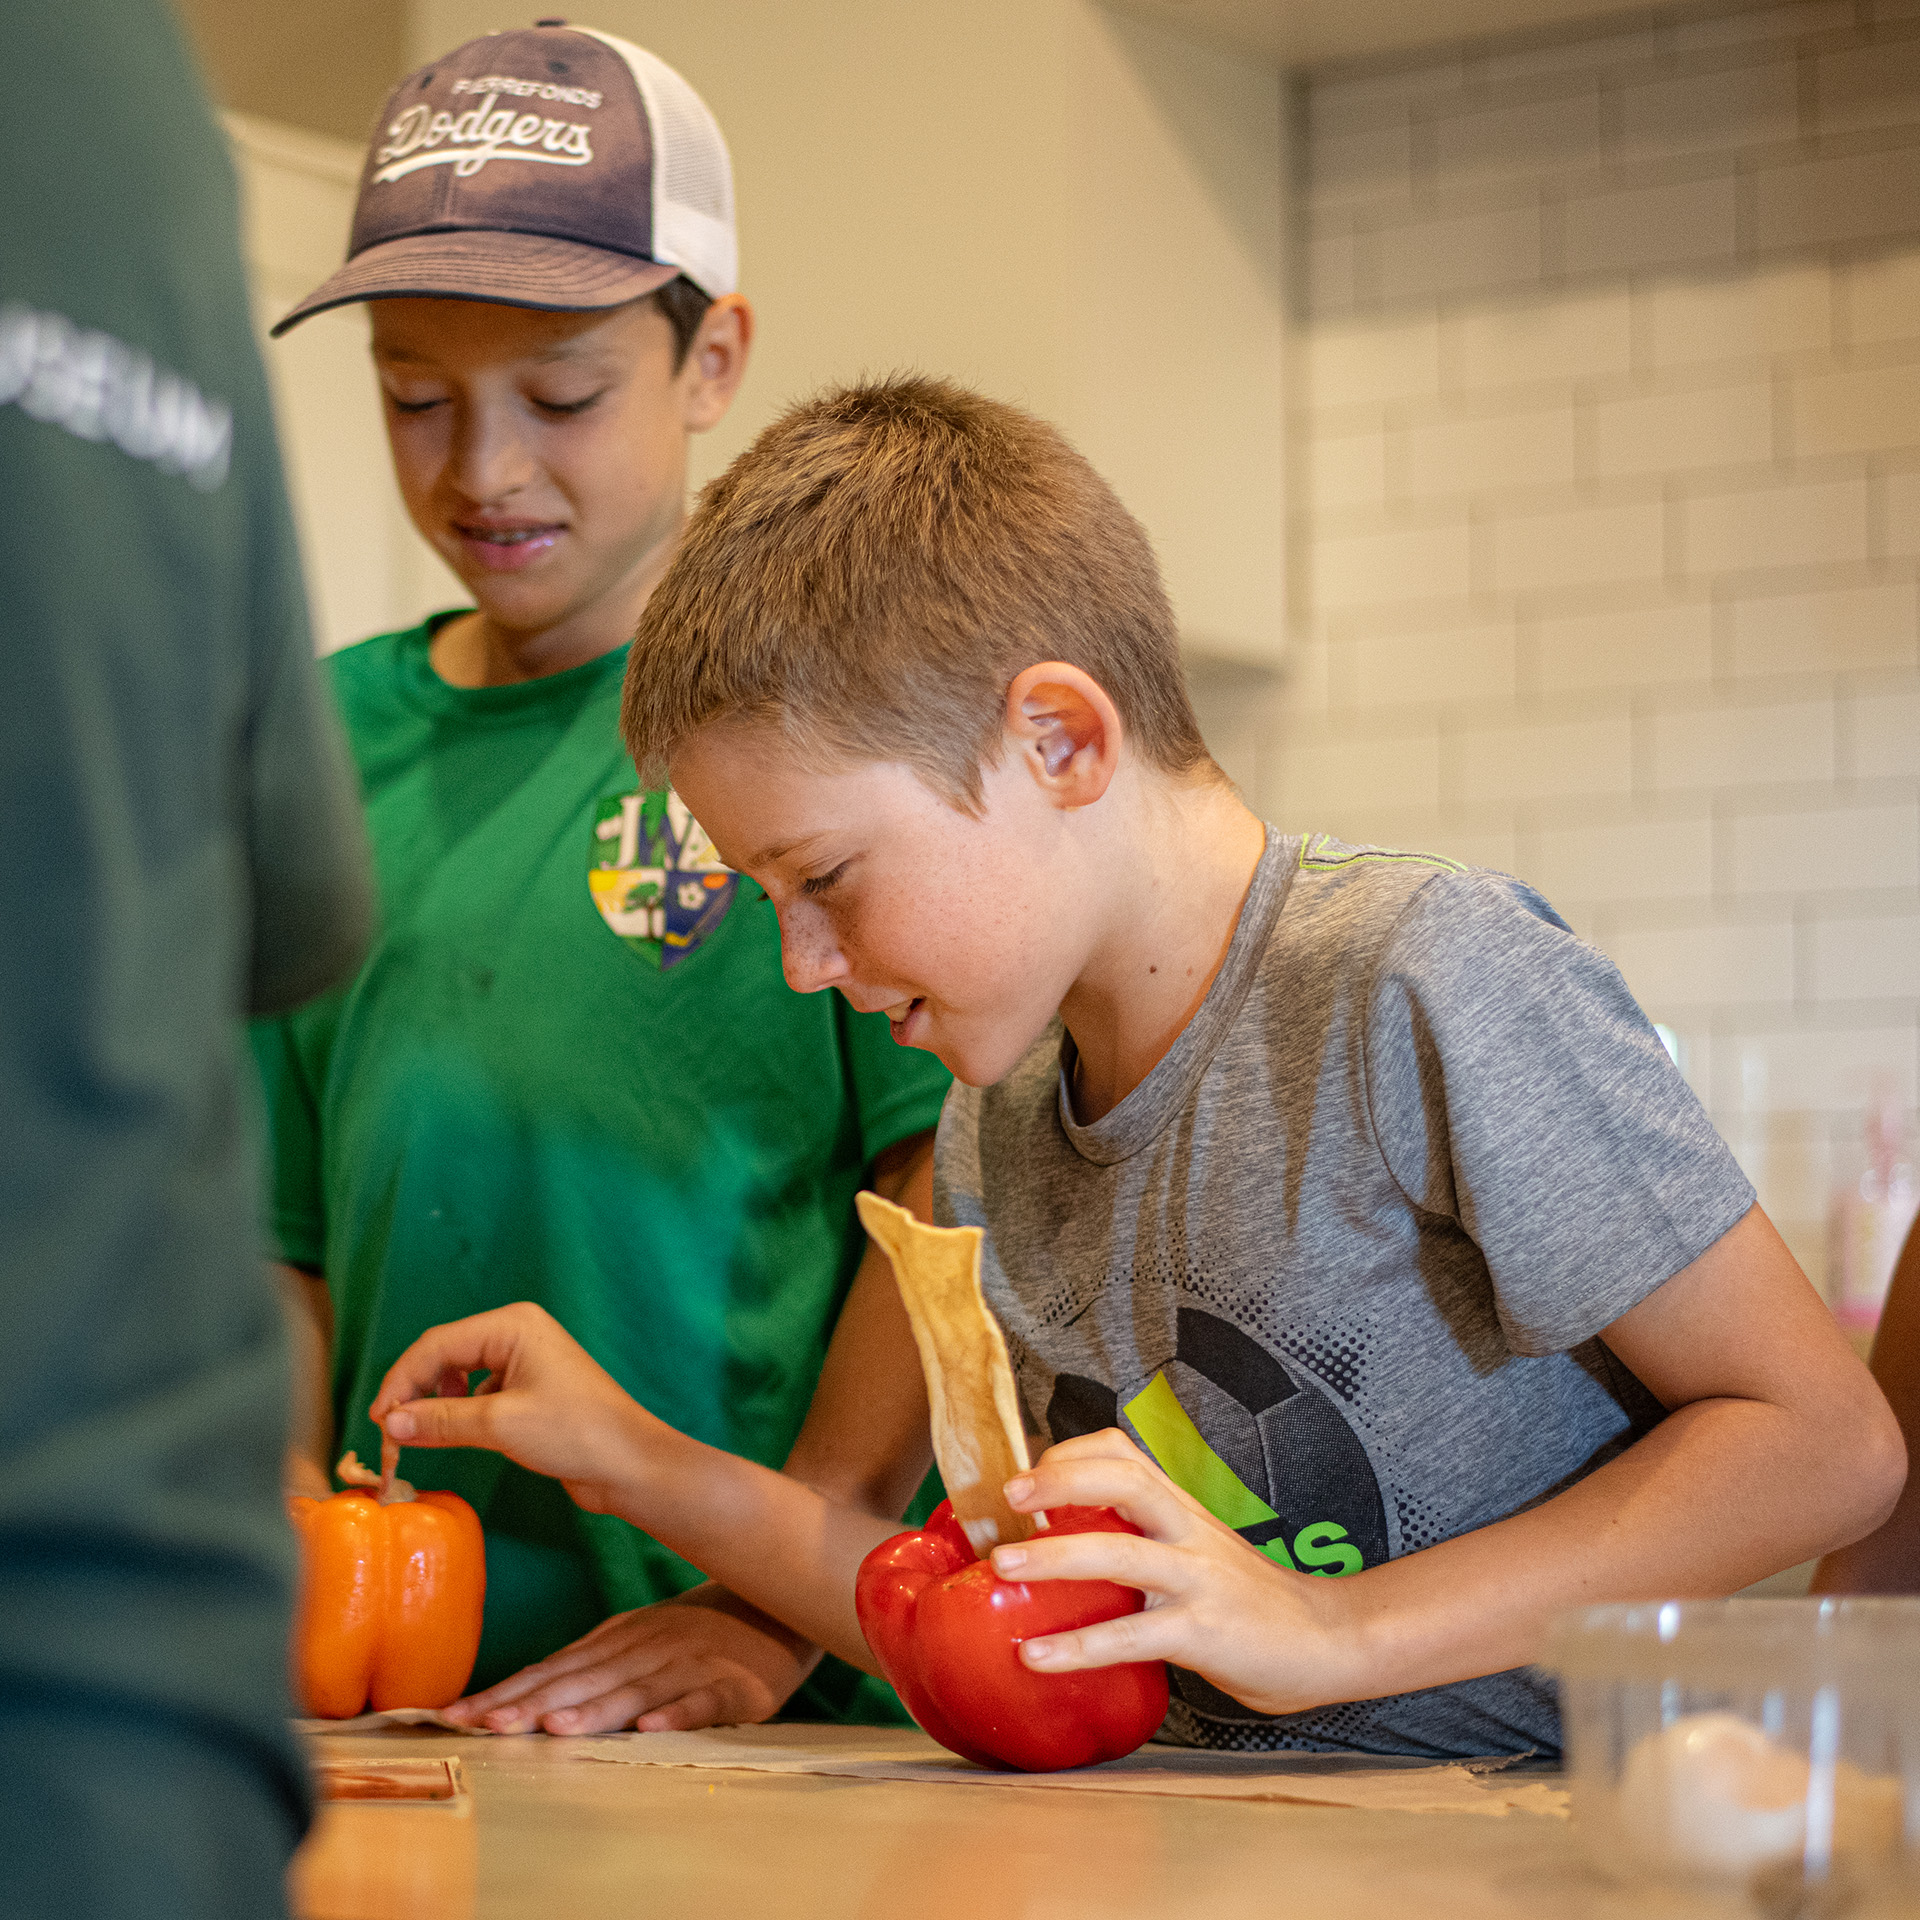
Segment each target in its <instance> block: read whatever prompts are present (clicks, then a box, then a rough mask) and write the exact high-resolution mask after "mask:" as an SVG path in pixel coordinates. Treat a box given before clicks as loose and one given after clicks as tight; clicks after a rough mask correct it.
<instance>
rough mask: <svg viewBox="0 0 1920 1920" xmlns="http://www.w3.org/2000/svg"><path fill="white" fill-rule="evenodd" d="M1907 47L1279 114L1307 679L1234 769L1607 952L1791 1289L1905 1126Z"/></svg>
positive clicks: (1457, 74) (1567, 61) (1812, 52)
mask: <svg viewBox="0 0 1920 1920" xmlns="http://www.w3.org/2000/svg"><path fill="white" fill-rule="evenodd" d="M1916 26H1920V0H1858V3H1857V4H1855V0H1797V4H1788V5H1774V6H1758V7H1754V8H1752V9H1750V10H1748V11H1747V12H1744V13H1741V14H1738V15H1731V16H1730V15H1725V14H1722V15H1717V16H1714V17H1712V18H1669V19H1658V18H1656V19H1653V20H1651V21H1648V22H1645V23H1640V24H1636V25H1634V26H1633V27H1631V28H1629V29H1628V30H1627V31H1625V32H1607V33H1589V34H1586V35H1584V36H1582V35H1581V34H1579V33H1578V32H1568V33H1564V34H1561V35H1559V36H1558V37H1555V38H1551V39H1549V38H1546V37H1538V38H1535V39H1534V40H1533V41H1532V42H1531V43H1516V42H1507V43H1493V44H1489V45H1486V46H1481V47H1469V48H1466V49H1464V50H1461V51H1459V52H1457V53H1448V54H1446V55H1444V56H1440V57H1438V58H1436V59H1434V60H1431V61H1427V62H1422V61H1420V60H1418V59H1407V60H1402V61H1401V62H1400V63H1399V64H1398V65H1397V66H1396V67H1395V68H1393V69H1392V70H1391V71H1380V70H1376V71H1373V72H1371V73H1369V72H1366V71H1363V70H1358V69H1349V70H1347V71H1346V72H1344V73H1343V74H1341V75H1339V76H1336V77H1335V79H1334V82H1333V84H1331V85H1328V84H1326V83H1324V82H1323V81H1313V82H1312V83H1310V85H1309V93H1310V96H1311V99H1312V103H1313V104H1312V111H1311V114H1310V116H1309V127H1310V131H1309V133H1308V135H1307V139H1308V143H1309V148H1310V152H1309V156H1308V169H1307V171H1308V175H1309V177H1310V179H1311V180H1312V182H1313V183H1314V184H1313V186H1312V187H1311V188H1310V189H1309V194H1310V198H1311V201H1312V203H1313V205H1314V207H1315V208H1317V209H1318V213H1317V215H1316V217H1317V218H1318V220H1319V222H1320V231H1321V232H1322V234H1323V235H1325V236H1327V237H1325V238H1323V239H1322V240H1321V242H1320V243H1319V244H1320V245H1321V247H1322V248H1323V249H1324V250H1325V254H1324V258H1322V259H1321V261H1320V264H1319V265H1318V266H1317V267H1316V268H1315V272H1316V273H1317V274H1318V275H1319V280H1318V283H1317V284H1315V285H1313V286H1311V287H1310V288H1309V290H1308V300H1309V307H1310V310H1312V311H1314V312H1316V313H1317V314H1319V315H1320V316H1322V317H1321V318H1319V319H1317V320H1315V321H1313V322H1311V323H1310V324H1309V325H1308V326H1307V327H1306V329H1305V340H1304V343H1303V344H1304V346H1305V351H1304V352H1303V353H1302V354H1301V355H1300V358H1299V360H1298V361H1297V362H1296V364H1297V365H1298V367H1299V368H1300V391H1299V394H1298V405H1299V406H1300V408H1301V410H1302V412H1301V419H1300V422H1299V426H1298V431H1299V432H1300V433H1301V434H1303V435H1304V436H1305V437H1306V440H1307V445H1306V447H1305V449H1304V450H1303V451H1304V455H1305V458H1304V460H1303V463H1302V469H1301V470H1302V472H1303V473H1304V475H1305V476H1306V480H1305V484H1306V488H1307V490H1308V493H1309V496H1310V497H1309V499H1308V501H1307V502H1306V505H1305V507H1304V508H1303V510H1302V512H1303V519H1304V533H1303V538H1302V545H1303V547H1304V549H1305V552H1306V563H1305V565H1304V566H1303V568H1302V580H1303V595H1304V598H1305V600H1306V601H1307V606H1306V608H1305V611H1304V615H1303V618H1304V620H1305V624H1306V625H1307V627H1308V630H1309V633H1310V635H1311V638H1312V644H1311V645H1305V644H1303V645H1302V646H1301V647H1300V648H1298V649H1297V650H1296V653H1295V656H1294V659H1293V661H1292V664H1291V667H1290V671H1289V678H1288V682H1287V688H1288V691H1287V696H1286V700H1287V706H1288V708H1289V711H1290V713H1291V715H1292V719H1291V721H1290V722H1289V723H1288V730H1287V731H1286V732H1284V733H1281V734H1279V735H1275V734H1274V733H1273V732H1272V730H1271V728H1269V729H1268V731H1267V733H1266V735H1265V736H1264V740H1265V744H1264V746H1262V747H1261V748H1260V750H1259V751H1258V753H1257V754H1256V755H1255V756H1254V759H1255V760H1256V761H1257V769H1258V773H1257V782H1258V792H1259V794H1260V796H1261V799H1262V804H1266V803H1267V798H1266V797H1267V796H1268V795H1272V796H1273V803H1274V808H1275V810H1276V811H1278V810H1279V809H1280V808H1281V807H1282V806H1284V808H1285V813H1284V816H1283V817H1284V818H1285V819H1286V820H1288V821H1289V822H1291V823H1292V824H1295V825H1300V824H1311V825H1317V826H1324V827H1328V828H1330V829H1331V830H1333V831H1337V832H1341V833H1344V834H1347V835H1349V836H1350V837H1360V838H1366V839H1372V840H1376V841H1380V842H1382V843H1384V844H1389V845H1401V846H1414V847H1422V848H1426V849H1429V850H1434V851H1440V852H1447V853H1452V854H1453V855H1455V857H1464V858H1468V859H1472V860H1476V861H1481V862H1485V863H1487V864H1491V865H1495V866H1499V867H1502V868H1504V869H1506V870H1508V871H1515V870H1519V871H1522V872H1524V875H1525V877H1526V878H1527V879H1529V880H1530V881H1532V882H1534V883H1535V884H1537V885H1539V886H1540V887H1541V888H1542V889H1543V891H1545V892H1546V894H1547V895H1548V897H1549V898H1550V899H1552V900H1554V901H1555V903H1556V904H1557V905H1559V906H1561V907H1562V909H1563V910H1564V911H1566V912H1568V913H1569V915H1570V917H1571V918H1572V920H1573V924H1574V925H1575V926H1576V928H1577V929H1578V930H1579V931H1580V932H1581V933H1582V934H1583V935H1584V936H1586V937H1589V938H1594V939H1597V940H1598V941H1599V942H1600V943H1601V944H1602V945H1603V946H1604V947H1605V948H1606V949H1607V950H1608V951H1609V952H1611V953H1613V954H1614V955H1615V956H1616V957H1617V958H1618V959H1619V960H1620V962H1621V964H1622V966H1623V968H1624V970H1625V972H1626V974H1627V977H1628V979H1629V982H1630V983H1631V984H1632V985H1633V987H1634V988H1635V990H1636V992H1637V993H1638V994H1639V995H1640V997H1641V998H1642V999H1643V1000H1644V1001H1645V1002H1646V1004H1647V1005H1648V1008H1649V1010H1650V1011H1651V1012H1653V1013H1654V1014H1655V1015H1656V1017H1666V1018H1669V1019H1670V1021H1671V1022H1672V1024H1673V1025H1675V1027H1676V1028H1677V1029H1679V1030H1680V1032H1681V1034H1682V1037H1683V1042H1684V1047H1685V1055H1686V1064H1685V1068H1684V1070H1685V1071H1686V1072H1687V1073H1688V1075H1689V1078H1690V1081H1691V1082H1692V1084H1694V1085H1695V1086H1696V1088H1698V1089H1699V1090H1700V1091H1701V1093H1702V1095H1703V1097H1705V1098H1707V1099H1708V1100H1709V1102H1710V1104H1711V1105H1712V1107H1713V1110H1714V1113H1715V1116H1716V1118H1717V1119H1718V1120H1720V1122H1721V1123H1722V1124H1723V1125H1724V1126H1725V1127H1726V1128H1727V1130H1728V1132H1729V1137H1730V1138H1731V1139H1732V1140H1733V1141H1734V1143H1735V1145H1736V1147H1737V1150H1738V1151H1739V1152H1740V1153H1741V1155H1742V1157H1743V1163H1744V1164H1746V1165H1748V1166H1749V1167H1750V1168H1751V1169H1752V1171H1753V1172H1754V1174H1755V1177H1756V1178H1757V1179H1758V1181H1759V1183H1760V1186H1761V1190H1762V1197H1763V1200H1764V1201H1765V1202H1766V1204H1767V1205H1768V1206H1769V1207H1770V1208H1771V1209H1772V1210H1773V1211H1774V1213H1775V1215H1776V1218H1777V1219H1778V1220H1779V1221H1780V1223H1781V1224H1782V1226H1783V1230H1784V1231H1786V1232H1787V1233H1788V1235H1789V1237H1790V1240H1791V1243H1792V1244H1794V1245H1795V1246H1796V1247H1798V1248H1799V1249H1800V1250H1801V1252H1802V1253H1803V1255H1804V1256H1805V1257H1806V1258H1807V1259H1808V1261H1809V1262H1810V1263H1811V1268H1812V1270H1813V1271H1814V1272H1815V1273H1816V1275H1817V1273H1818V1270H1819V1267H1820V1263H1821V1251H1822V1242H1823V1230H1822V1225H1821V1222H1822V1216H1823V1213H1824V1209H1825V1204H1826V1193H1827V1189H1828V1183H1829V1180H1830V1178H1831V1177H1834V1174H1833V1169H1834V1168H1837V1167H1838V1166H1839V1165H1840V1161H1841V1160H1842V1159H1844V1158H1845V1154H1844V1153H1841V1154H1840V1155H1839V1157H1838V1158H1836V1157H1835V1152H1836V1149H1835V1147H1834V1142H1836V1141H1839V1140H1841V1137H1842V1135H1843V1134H1844V1136H1845V1142H1844V1144H1845V1145H1846V1147H1847V1148H1848V1150H1851V1148H1852V1143H1853V1141H1854V1139H1855V1136H1856V1135H1857V1131H1858V1125H1859V1122H1858V1119H1857V1115H1858V1112H1859V1109H1860V1107H1861V1106H1862V1104H1863V1102H1864V1101H1865V1099H1866V1098H1867V1097H1868V1095H1869V1093H1870V1092H1871V1091H1872V1089H1873V1086H1874V1084H1875V1082H1876V1081H1877V1080H1884V1079H1885V1078H1886V1077H1887V1076H1889V1075H1891V1076H1892V1083H1893V1084H1894V1086H1895V1088H1896V1090H1897V1091H1898V1092H1899V1094H1900V1096H1901V1097H1902V1098H1904V1099H1906V1100H1907V1101H1908V1102H1910V1103H1911V1102H1913V1101H1914V1100H1915V1099H1916V1097H1920V32H1916V30H1915V29H1916ZM1596 106H1597V111H1596ZM1334 312H1339V313H1341V314H1344V315H1350V316H1351V317H1348V318H1341V319H1338V320H1332V319H1329V318H1327V317H1326V316H1328V315H1330V314H1332V313H1334ZM1316 715H1318V716H1319V717H1318V718H1317V719H1316V718H1315V716H1316ZM1262 724H1264V723H1261V722H1258V721H1256V720H1252V719H1249V720H1248V722H1247V725H1246V726H1244V727H1238V726H1236V728H1234V729H1229V731H1230V732H1232V733H1233V743H1232V744H1233V749H1234V751H1235V753H1236V755H1237V756H1238V758H1237V759H1236V764H1241V763H1242V762H1244V761H1246V760H1247V758H1248V756H1247V754H1246V753H1245V752H1244V751H1242V747H1243V742H1242V737H1241V736H1242V734H1248V735H1251V734H1253V733H1257V732H1259V730H1260V726H1261V725H1262ZM1836 1130H1838V1131H1836Z"/></svg>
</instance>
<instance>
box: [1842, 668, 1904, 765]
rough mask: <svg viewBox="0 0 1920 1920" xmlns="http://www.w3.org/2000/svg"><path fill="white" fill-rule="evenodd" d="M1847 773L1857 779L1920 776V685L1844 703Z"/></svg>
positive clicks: (1865, 696)
mask: <svg viewBox="0 0 1920 1920" xmlns="http://www.w3.org/2000/svg"><path fill="white" fill-rule="evenodd" d="M1847 728H1848V741H1849V745H1850V749H1851V751H1850V753H1849V755H1848V761H1849V765H1848V769H1847V770H1848V772H1850V773H1851V774H1852V775H1853V776H1854V778H1855V779H1858V780H1892V779H1912V778H1915V777H1920V687H1915V688H1913V689H1911V690H1909V691H1907V692H1904V693H1859V694H1855V695H1854V696H1853V697H1852V698H1851V699H1850V700H1849V701H1848V702H1847Z"/></svg>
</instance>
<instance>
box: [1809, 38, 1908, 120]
mask: <svg viewBox="0 0 1920 1920" xmlns="http://www.w3.org/2000/svg"><path fill="white" fill-rule="evenodd" d="M1813 100H1814V124H1815V126H1816V127H1817V129H1818V130H1819V131H1820V132H1821V133H1823V134H1825V133H1845V132H1849V131H1851V130H1853V129H1855V128H1859V127H1911V126H1920V40H1870V41H1867V42H1866V43H1865V44H1864V45H1861V46H1855V47H1841V48H1838V49H1836V50H1835V51H1834V52H1832V53H1826V54H1822V55H1821V56H1820V57H1819V58H1818V59H1817V60H1815V61H1814V63H1813Z"/></svg>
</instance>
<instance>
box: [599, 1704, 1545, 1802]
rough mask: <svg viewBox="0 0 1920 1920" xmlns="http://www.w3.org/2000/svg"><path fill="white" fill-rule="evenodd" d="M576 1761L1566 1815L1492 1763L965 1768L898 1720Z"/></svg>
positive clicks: (1315, 1758)
mask: <svg viewBox="0 0 1920 1920" xmlns="http://www.w3.org/2000/svg"><path fill="white" fill-rule="evenodd" d="M567 1745H568V1747H569V1748H570V1749H571V1752H572V1755H573V1757H574V1758H575V1759H580V1760H600V1761H612V1762H615V1763H617V1764H624V1765H627V1766H641V1767H723V1768H732V1769H735V1770H743V1771H746V1772H749V1773H813V1774H827V1775H831V1776H834V1777H836V1778H844V1779H852V1780H910V1781H911V1780H917V1781H924V1782H927V1783H930V1784H939V1785H953V1786H987V1787H1022V1788H1037V1789H1043V1790H1054V1791H1067V1792H1079V1793H1156V1794H1175V1795H1184V1796H1187V1797H1189V1798H1193V1799H1201V1800H1272V1801H1284V1802H1286V1803H1288V1804H1291V1805H1294V1806H1309V1807H1365V1808H1369V1809H1372V1810H1376V1811H1382V1812H1397V1813H1479V1814H1494V1815H1504V1814H1509V1813H1533V1814H1544V1815H1547V1816H1548V1817H1550V1818H1558V1819H1565V1818H1566V1814H1567V1795H1566V1792H1565V1790H1564V1789H1563V1788H1561V1787H1560V1786H1559V1785H1558V1784H1557V1783H1556V1782H1553V1781H1549V1780H1542V1779H1540V1778H1538V1777H1537V1776H1529V1775H1526V1774H1508V1773H1506V1772H1504V1771H1503V1769H1504V1768H1505V1767H1506V1765H1507V1764H1508V1763H1507V1762H1505V1761H1501V1760H1465V1761H1451V1762H1447V1763H1444V1764H1441V1765H1437V1766H1433V1765H1428V1764H1426V1763H1424V1762H1421V1761H1413V1762H1403V1761H1397V1760H1383V1759H1374V1758H1371V1757H1368V1756H1365V1755H1347V1754H1318V1753H1212V1752H1204V1751H1200V1750H1197V1749H1195V1748H1191V1747H1162V1746H1145V1747H1142V1748H1141V1749H1140V1750H1139V1751H1138V1752H1137V1753H1132V1754H1129V1755H1128V1756H1127V1757H1126V1759H1124V1760H1112V1761H1108V1762H1107V1763H1106V1764H1105V1765H1104V1766H1098V1767H1087V1768H1083V1769H1080V1770H1078V1771H1076V1772H1072V1773H997V1772H993V1771H991V1770H990V1769H988V1768H986V1767H973V1766H968V1765H967V1764H966V1763H965V1762H964V1761H961V1760H956V1759H955V1758H954V1756H953V1755H952V1754H950V1753H948V1752H947V1750H946V1749H945V1748H944V1747H941V1746H937V1745H936V1744H935V1743H934V1742H933V1741H931V1740H929V1739H928V1738H927V1736H926V1735H925V1734H924V1733H921V1732H919V1731H918V1730H917V1729H915V1728H909V1727H819V1726H774V1727H716V1728H713V1729H711V1730H710V1731H708V1732H705V1733H625V1734H617V1735H614V1736H611V1737H608V1738H602V1739H597V1740H570V1741H568V1742H567Z"/></svg>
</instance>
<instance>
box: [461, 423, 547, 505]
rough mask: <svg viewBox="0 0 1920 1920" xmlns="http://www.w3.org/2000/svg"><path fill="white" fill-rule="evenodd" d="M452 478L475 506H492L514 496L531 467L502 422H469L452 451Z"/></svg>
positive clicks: (520, 445) (463, 425) (464, 425)
mask: <svg viewBox="0 0 1920 1920" xmlns="http://www.w3.org/2000/svg"><path fill="white" fill-rule="evenodd" d="M453 469H454V478H455V480H456V481H457V482H458V484H459V487H460V491H461V492H462V493H464V494H465V495H466V496H467V498H468V499H469V500H471V501H472V502H473V503H474V505H475V506H481V507H485V506H492V505H495V504H497V503H498V502H500V501H502V500H505V499H507V498H508V497H509V496H510V495H512V494H514V493H517V492H518V491H519V490H520V488H522V487H523V486H525V485H526V483H527V481H528V480H529V479H530V478H531V477H532V472H533V463H532V461H531V460H530V459H529V457H528V454H527V449H526V447H525V446H524V445H523V444H522V443H521V440H520V436H519V435H518V434H516V433H514V432H513V430H512V428H511V427H510V426H507V425H505V424H504V423H502V422H499V421H495V420H489V419H485V418H481V419H469V420H467V421H465V422H463V423H462V431H461V433H460V436H459V439H458V442H457V443H456V445H455V448H454V459H453Z"/></svg>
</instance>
